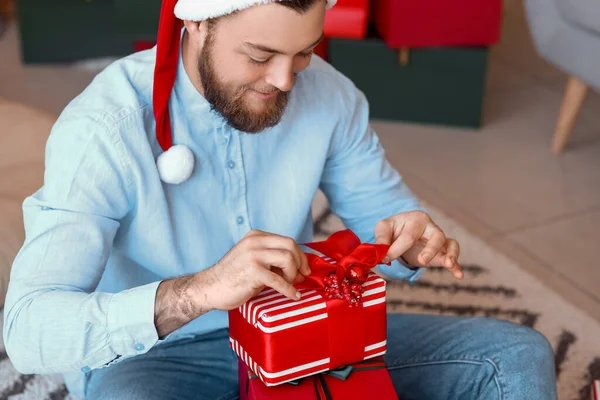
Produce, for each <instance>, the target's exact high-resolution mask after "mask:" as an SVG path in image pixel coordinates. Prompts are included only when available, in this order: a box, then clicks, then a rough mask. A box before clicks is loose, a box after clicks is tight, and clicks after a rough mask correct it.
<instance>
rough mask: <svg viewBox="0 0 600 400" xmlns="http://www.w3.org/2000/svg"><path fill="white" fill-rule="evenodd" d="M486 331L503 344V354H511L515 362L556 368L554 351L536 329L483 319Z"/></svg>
mask: <svg viewBox="0 0 600 400" xmlns="http://www.w3.org/2000/svg"><path fill="white" fill-rule="evenodd" d="M483 320H484V321H485V322H484V324H485V325H486V329H485V331H486V332H487V333H488V335H489V334H491V335H492V336H488V338H490V339H491V338H492V337H493V338H494V339H495V341H497V342H498V343H502V344H503V346H501V347H502V348H504V350H503V351H502V352H501V353H502V354H507V355H508V354H510V355H511V358H512V359H513V360H515V361H520V362H522V363H524V364H529V365H535V366H536V367H537V368H539V367H543V366H548V367H550V366H552V367H553V366H554V350H553V348H552V345H551V344H550V342H549V341H548V339H547V338H546V337H545V336H544V335H542V334H541V333H540V332H538V331H536V330H535V329H532V328H529V327H526V326H524V325H519V324H515V323H512V322H508V321H502V320H495V319H488V318H483Z"/></svg>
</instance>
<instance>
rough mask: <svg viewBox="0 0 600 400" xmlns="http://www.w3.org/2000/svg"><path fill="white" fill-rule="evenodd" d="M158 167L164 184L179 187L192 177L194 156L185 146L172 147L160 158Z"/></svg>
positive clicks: (157, 163)
mask: <svg viewBox="0 0 600 400" xmlns="http://www.w3.org/2000/svg"><path fill="white" fill-rule="evenodd" d="M156 167H157V168H158V174H159V175H160V179H161V180H162V181H163V182H165V183H171V184H174V185H178V184H180V183H182V182H185V181H186V180H188V178H189V177H190V176H192V171H193V170H194V154H193V153H192V151H191V150H190V149H189V148H188V147H186V146H184V145H181V144H179V145H176V146H172V147H171V148H170V149H169V150H167V151H165V152H164V153H162V154H161V155H159V156H158V159H157V160H156Z"/></svg>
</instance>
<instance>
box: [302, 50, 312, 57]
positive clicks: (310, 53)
mask: <svg viewBox="0 0 600 400" xmlns="http://www.w3.org/2000/svg"><path fill="white" fill-rule="evenodd" d="M313 53H314V51H313V50H311V51H309V52H308V53H300V55H301V56H302V57H304V58H309V57H310V56H312V55H313Z"/></svg>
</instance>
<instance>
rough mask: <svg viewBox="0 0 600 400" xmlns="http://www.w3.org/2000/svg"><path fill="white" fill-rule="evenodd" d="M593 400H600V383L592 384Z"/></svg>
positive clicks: (591, 395) (591, 393)
mask: <svg viewBox="0 0 600 400" xmlns="http://www.w3.org/2000/svg"><path fill="white" fill-rule="evenodd" d="M590 399H591V400H600V381H594V382H593V383H592V390H591V391H590Z"/></svg>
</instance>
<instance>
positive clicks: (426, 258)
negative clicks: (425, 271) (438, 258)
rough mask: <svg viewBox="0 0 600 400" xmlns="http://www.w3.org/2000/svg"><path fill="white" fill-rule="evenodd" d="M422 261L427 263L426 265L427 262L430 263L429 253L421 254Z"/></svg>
mask: <svg viewBox="0 0 600 400" xmlns="http://www.w3.org/2000/svg"><path fill="white" fill-rule="evenodd" d="M423 260H425V262H427V263H428V262H429V261H431V254H429V253H425V254H423Z"/></svg>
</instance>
